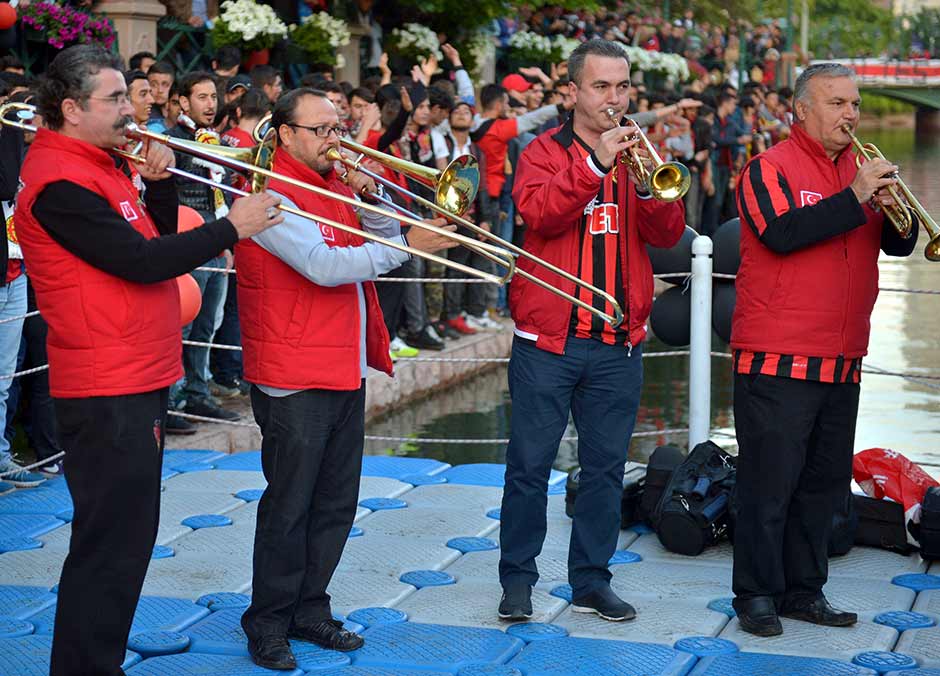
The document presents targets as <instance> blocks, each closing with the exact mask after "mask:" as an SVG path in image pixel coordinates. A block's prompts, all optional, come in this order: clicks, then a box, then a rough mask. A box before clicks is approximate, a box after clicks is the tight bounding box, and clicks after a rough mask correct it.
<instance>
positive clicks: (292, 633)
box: [287, 620, 365, 652]
mask: <svg viewBox="0 0 940 676" xmlns="http://www.w3.org/2000/svg"><path fill="white" fill-rule="evenodd" d="M287 635H288V636H289V637H290V638H296V639H299V640H301V641H307V642H308V643H316V644H317V645H318V646H321V647H323V648H328V649H329V650H339V651H342V652H349V651H350V650H356V649H357V648H361V647H362V645H363V644H364V643H365V640H363V638H362V637H361V636H360V635H359V634H356V633H354V632H351V631H346V630H345V629H343V623H342V622H339V621H338V620H323V621H321V622H315V623H313V624H309V625H306V626H303V627H294V628H292V629H290V630H289V631H288V632H287Z"/></svg>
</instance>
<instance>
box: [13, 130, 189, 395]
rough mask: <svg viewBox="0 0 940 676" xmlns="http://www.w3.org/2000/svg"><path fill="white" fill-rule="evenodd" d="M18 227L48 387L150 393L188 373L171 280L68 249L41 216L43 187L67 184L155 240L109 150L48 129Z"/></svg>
mask: <svg viewBox="0 0 940 676" xmlns="http://www.w3.org/2000/svg"><path fill="white" fill-rule="evenodd" d="M20 179H21V181H22V186H21V189H20V192H19V194H18V195H17V198H16V213H15V216H14V218H15V219H16V230H17V235H18V236H19V240H20V245H21V246H22V248H23V255H24V258H25V260H26V265H27V266H28V268H29V277H30V281H31V282H32V284H33V288H34V289H35V290H36V302H37V304H38V305H39V310H40V311H41V312H42V316H43V317H44V318H45V320H46V323H48V324H49V336H48V338H47V341H46V345H47V348H48V352H49V390H50V392H51V393H52V396H53V397H60V398H77V397H99V396H114V395H120V394H134V393H139V392H149V391H152V390H156V389H159V388H161V387H166V386H168V385H170V384H171V383H174V382H176V381H177V380H179V379H180V378H181V377H182V375H183V368H182V343H181V342H180V323H179V317H180V301H179V291H178V289H177V286H176V282H175V281H174V280H172V279H170V280H167V281H164V282H157V283H156V284H137V283H134V282H129V281H126V280H123V279H120V278H118V277H115V276H113V275H110V274H108V273H106V272H103V271H101V270H99V269H98V268H96V267H93V266H91V265H89V264H88V263H85V262H84V261H82V260H81V259H80V258H78V257H77V256H75V255H74V254H72V253H69V252H68V251H66V250H65V249H64V248H63V247H62V246H60V245H59V244H58V243H57V242H56V241H55V240H54V239H52V237H51V236H50V235H49V233H48V232H47V231H46V230H45V228H43V227H42V226H41V225H40V224H39V223H38V222H37V221H36V219H35V218H34V217H33V204H34V203H35V201H36V198H37V197H38V196H39V195H40V193H41V192H42V191H43V189H44V188H45V187H46V186H47V185H49V184H51V183H55V182H56V181H69V182H71V183H75V184H76V185H79V186H81V187H83V188H86V189H88V190H91V191H92V192H95V193H97V194H99V195H101V196H102V197H104V198H105V199H106V200H107V201H108V203H109V204H110V205H111V208H113V209H114V210H115V211H116V212H118V213H119V214H121V215H122V216H124V218H125V219H127V222H128V223H130V225H131V226H133V228H134V229H135V230H137V231H138V232H139V233H140V234H142V235H143V236H144V237H146V238H147V239H151V238H154V237H158V236H159V233H158V232H157V229H156V227H155V226H154V224H153V221H151V220H150V216H149V214H148V213H147V210H146V208H145V207H144V204H143V201H142V200H141V199H140V193H139V192H138V190H137V189H136V188H135V187H134V185H133V183H132V182H131V180H130V179H129V178H128V177H127V176H125V175H124V173H123V172H122V171H121V170H120V169H118V168H117V167H115V166H114V159H113V158H112V157H111V155H109V154H108V153H107V152H105V151H104V150H102V149H100V148H96V147H95V146H93V145H90V144H88V143H86V142H84V141H80V140H78V139H74V138H70V137H68V136H63V135H62V134H58V133H56V132H52V131H48V130H46V129H40V130H39V131H38V132H37V133H36V140H35V141H34V142H33V144H32V146H31V147H30V149H29V153H27V155H26V160H25V162H24V163H23V170H22V172H21V173H20Z"/></svg>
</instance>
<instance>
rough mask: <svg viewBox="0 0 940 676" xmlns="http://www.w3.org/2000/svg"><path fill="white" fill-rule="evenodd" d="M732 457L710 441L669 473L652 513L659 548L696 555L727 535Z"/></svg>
mask: <svg viewBox="0 0 940 676" xmlns="http://www.w3.org/2000/svg"><path fill="white" fill-rule="evenodd" d="M734 479H735V459H734V457H733V456H731V455H729V454H728V453H726V452H725V451H724V450H722V449H721V448H720V447H718V446H717V445H716V444H714V443H712V442H711V441H706V442H703V443H701V444H699V445H698V446H696V447H695V448H693V449H692V452H691V453H689V455H688V457H687V458H686V459H685V460H684V461H683V462H682V464H681V465H679V466H678V467H677V468H676V470H675V471H674V472H673V474H672V477H671V478H670V480H669V484H668V485H667V486H666V489H665V490H664V491H663V495H662V498H661V499H660V501H659V504H658V505H657V506H656V510H655V512H654V513H653V528H654V529H655V530H656V534H657V535H658V536H659V541H660V542H661V543H662V545H663V547H665V548H666V549H668V550H669V551H671V552H676V553H677V554H684V555H686V556H697V555H698V554H701V553H702V552H703V551H704V550H705V548H706V547H708V546H710V545H714V544H716V543H718V542H719V541H720V540H721V539H722V537H724V536H725V535H726V534H728V532H729V530H730V528H731V527H732V523H731V492H732V490H733V489H734Z"/></svg>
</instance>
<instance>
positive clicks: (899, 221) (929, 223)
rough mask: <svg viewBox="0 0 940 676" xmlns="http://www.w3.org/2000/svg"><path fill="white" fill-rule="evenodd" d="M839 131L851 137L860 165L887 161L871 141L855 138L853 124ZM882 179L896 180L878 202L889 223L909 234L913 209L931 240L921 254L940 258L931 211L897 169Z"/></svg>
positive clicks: (938, 231)
mask: <svg viewBox="0 0 940 676" xmlns="http://www.w3.org/2000/svg"><path fill="white" fill-rule="evenodd" d="M842 131H844V132H845V133H846V134H847V135H848V137H849V138H850V139H852V145H853V146H855V149H856V150H857V151H858V154H857V155H856V156H855V164H856V165H857V166H859V167H861V166H862V164H864V163H865V162H867V161H869V160H872V159H876V158H877V159H881V160H887V158H886V157H885V156H884V153H882V152H881V150H879V148H878V146H876V145H875V144H874V143H862V142H861V141H859V140H858V137H856V136H855V134H853V133H852V127H850V126H849V125H848V124H843V125H842ZM885 178H893V179H896V180H897V184H896V186H888V194H889V195H891V199H892V202H891V203H889V204H883V205H881V208H882V209H883V210H884V212H885V218H887V219H888V220H889V221H890V222H891V225H893V226H894V229H895V230H897V231H898V234H899V235H901V237H908V236H909V235H910V234H911V228H912V227H913V225H914V217H913V216H912V215H911V212H912V211H913V212H914V213H915V214H916V215H917V220H918V221H920V222H921V223H922V224H923V226H924V230H926V231H927V235H928V236H929V237H930V241H928V242H927V247H926V248H925V249H924V257H925V258H926V259H927V260H929V261H940V225H937V222H936V221H935V220H933V218H931V217H930V214H928V213H927V210H926V209H924V207H923V205H922V204H921V203H920V202H919V201H918V200H917V198H916V197H914V193H912V192H911V189H910V188H908V187H907V184H906V183H905V182H904V181H902V180H901V177H900V176H899V175H898V173H897V172H894V173H893V174H890V175H887V176H885ZM902 196H903V199H902Z"/></svg>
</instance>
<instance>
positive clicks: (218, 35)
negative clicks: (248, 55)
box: [213, 0, 288, 49]
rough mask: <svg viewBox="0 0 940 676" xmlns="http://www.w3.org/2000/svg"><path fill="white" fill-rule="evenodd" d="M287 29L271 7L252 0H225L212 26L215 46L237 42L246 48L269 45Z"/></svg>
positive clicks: (283, 35)
mask: <svg viewBox="0 0 940 676" xmlns="http://www.w3.org/2000/svg"><path fill="white" fill-rule="evenodd" d="M220 24H221V25H220ZM287 32H288V30H287V24H285V23H284V22H283V21H281V19H280V17H278V15H277V13H276V12H275V11H274V8H273V7H271V6H270V5H263V4H260V3H257V2H255V1H254V0H225V2H223V3H222V13H221V14H220V15H219V20H218V21H216V25H215V27H214V28H213V36H214V40H215V43H216V46H221V45H222V44H236V43H240V44H241V45H242V46H244V47H246V48H249V49H264V48H266V47H271V46H273V45H274V43H275V42H277V41H278V40H283V39H284V38H286V37H287Z"/></svg>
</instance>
